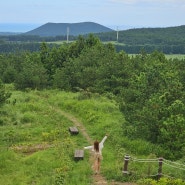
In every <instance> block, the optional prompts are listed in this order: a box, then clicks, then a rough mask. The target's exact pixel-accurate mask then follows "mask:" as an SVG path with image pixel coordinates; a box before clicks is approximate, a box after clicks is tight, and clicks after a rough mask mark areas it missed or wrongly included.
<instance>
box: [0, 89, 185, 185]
mask: <svg viewBox="0 0 185 185" xmlns="http://www.w3.org/2000/svg"><path fill="white" fill-rule="evenodd" d="M15 99H16V103H15V102H14V100H15ZM13 102H14V103H13ZM58 110H63V111H65V112H70V113H71V114H72V115H74V116H76V117H77V118H78V120H79V121H80V122H82V123H83V124H84V126H85V127H86V130H87V132H88V134H89V135H90V137H91V138H92V139H94V140H95V139H98V140H101V139H102V137H103V136H104V135H105V134H108V135H109V137H108V139H107V141H106V142H105V144H104V146H105V147H104V149H103V161H102V164H101V173H102V174H104V175H105V177H106V178H107V179H108V181H109V180H110V181H111V180H117V181H136V180H138V179H139V178H141V177H145V176H146V174H147V173H149V170H150V173H151V174H154V173H157V166H156V165H148V164H144V165H141V164H137V163H134V162H132V161H130V163H129V171H130V172H132V175H130V176H124V175H123V174H122V170H123V162H124V155H125V154H129V155H131V156H132V157H136V158H141V157H143V158H148V157H154V156H155V155H154V154H157V152H158V151H159V150H160V148H158V147H156V146H154V145H151V144H150V143H148V142H146V141H141V140H132V141H131V140H129V139H128V138H127V137H126V136H124V135H123V134H122V133H123V132H122V129H124V123H125V119H124V116H123V115H122V114H121V113H120V111H119V107H118V105H117V104H116V102H115V101H113V100H109V99H107V98H106V97H101V96H99V95H97V94H96V95H91V97H90V98H89V97H86V96H84V95H82V94H80V93H69V92H68V93H66V92H61V91H59V90H45V91H37V90H35V91H29V92H20V91H15V90H12V96H11V98H10V101H9V103H8V104H7V105H5V106H4V107H3V109H1V122H2V124H1V125H0V128H1V129H0V169H1V171H0V184H3V185H14V184H19V185H20V184H26V185H27V184H30V185H31V184H37V185H42V184H43V185H47V184H48V185H59V184H68V185H74V184H80V185H83V184H84V185H87V184H92V178H91V175H92V169H91V164H90V163H89V152H88V151H85V157H84V160H80V161H75V160H74V158H73V155H74V150H75V149H83V147H84V146H87V145H90V144H92V143H88V142H87V141H86V139H85V138H84V137H83V135H82V133H81V132H80V133H79V134H78V135H75V136H71V135H70V134H69V132H68V128H69V127H70V126H72V125H73V123H72V122H71V121H70V120H68V119H67V118H65V117H64V116H63V115H62V114H60V111H58ZM38 146H39V147H40V148H39V149H37V147H38ZM155 157H157V156H155ZM167 170H170V169H169V168H168V167H167V168H165V171H167ZM171 172H172V171H171ZM172 173H173V172H172ZM183 175H184V174H183V173H175V177H179V178H180V177H183Z"/></svg>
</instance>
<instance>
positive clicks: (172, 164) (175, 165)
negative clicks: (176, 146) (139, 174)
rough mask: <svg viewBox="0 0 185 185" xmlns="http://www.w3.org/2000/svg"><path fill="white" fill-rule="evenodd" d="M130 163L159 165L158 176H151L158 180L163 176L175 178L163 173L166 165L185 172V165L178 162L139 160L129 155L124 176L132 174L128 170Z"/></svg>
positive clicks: (125, 163) (125, 161)
mask: <svg viewBox="0 0 185 185" xmlns="http://www.w3.org/2000/svg"><path fill="white" fill-rule="evenodd" d="M129 161H132V162H136V163H158V171H157V174H155V175H149V176H151V177H154V176H156V177H157V179H158V180H159V179H160V178H161V177H162V176H164V177H168V178H174V177H171V176H170V175H166V174H164V173H163V166H164V165H166V166H169V167H170V168H174V169H178V170H183V171H185V165H184V164H180V163H177V162H173V161H169V160H166V159H164V158H163V157H159V158H154V159H137V158H132V157H131V156H129V155H125V157H124V165H123V171H122V172H123V174H129V173H130V172H129V169H128V166H129Z"/></svg>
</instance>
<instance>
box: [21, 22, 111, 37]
mask: <svg viewBox="0 0 185 185" xmlns="http://www.w3.org/2000/svg"><path fill="white" fill-rule="evenodd" d="M68 28H69V35H73V36H77V35H84V34H89V33H103V32H110V31H113V30H112V29H110V28H107V27H105V26H102V25H100V24H97V23H93V22H82V23H47V24H44V25H42V26H40V27H38V28H36V29H34V30H31V31H29V32H26V33H25V34H26V35H39V36H52V37H54V36H58V35H67V29H68Z"/></svg>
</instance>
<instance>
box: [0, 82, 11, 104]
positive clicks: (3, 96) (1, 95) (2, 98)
mask: <svg viewBox="0 0 185 185" xmlns="http://www.w3.org/2000/svg"><path fill="white" fill-rule="evenodd" d="M10 96H11V94H10V93H8V92H6V91H5V86H4V84H3V83H2V81H1V80H0V106H2V105H3V104H4V103H5V102H6V100H7V99H8V98H9V97H10Z"/></svg>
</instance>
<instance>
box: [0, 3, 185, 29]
mask: <svg viewBox="0 0 185 185" xmlns="http://www.w3.org/2000/svg"><path fill="white" fill-rule="evenodd" d="M0 15H1V16H0V32H2V31H13V32H14V31H15V32H17V31H18V32H20V31H21V32H26V31H30V30H32V29H34V28H37V27H38V26H41V25H43V24H46V23H47V22H53V23H77V22H89V21H90V22H95V23H98V24H101V25H103V26H107V27H110V28H112V29H117V27H118V29H119V30H121V29H122V28H124V27H132V28H133V27H136V28H138V27H145V28H146V27H150V28H151V27H152V28H156V27H171V26H180V25H185V19H184V17H185V0H163V1H161V0H101V1H100V0H88V1H87V0H67V1H64V0H54V1H50V0H37V1H36V0H29V1H25V0H16V1H12V0H6V1H2V2H1V13H0Z"/></svg>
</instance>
